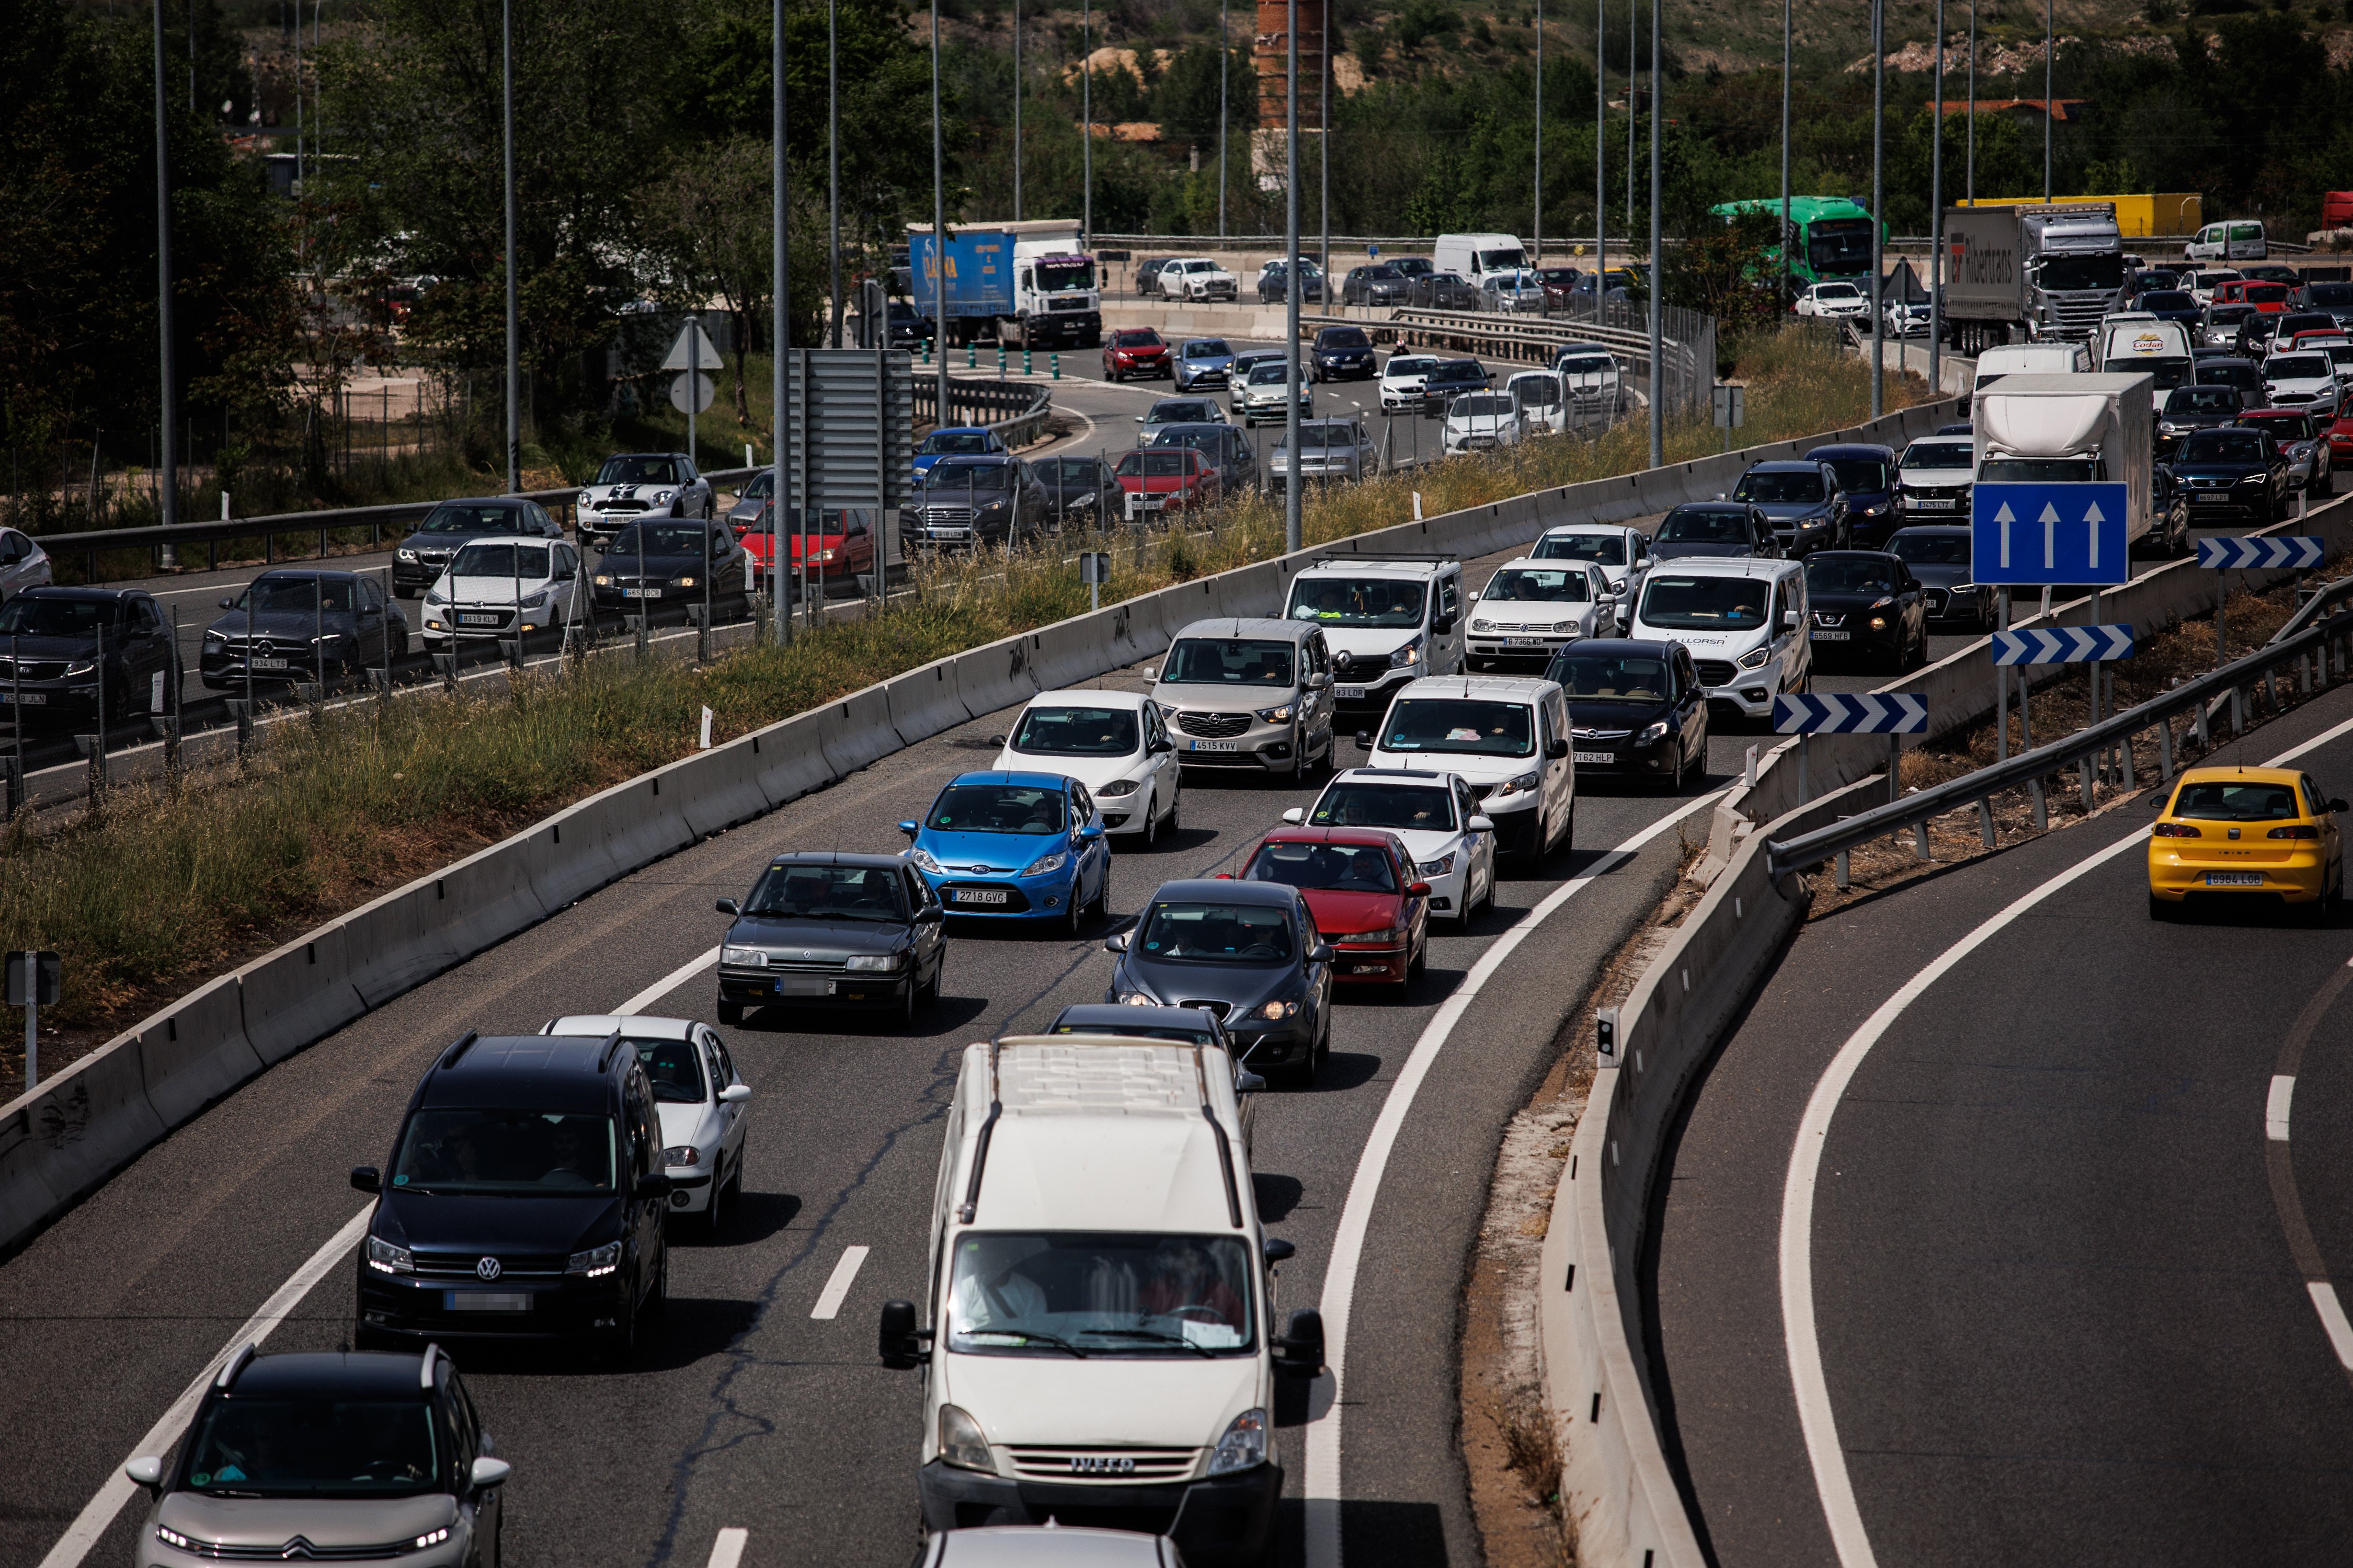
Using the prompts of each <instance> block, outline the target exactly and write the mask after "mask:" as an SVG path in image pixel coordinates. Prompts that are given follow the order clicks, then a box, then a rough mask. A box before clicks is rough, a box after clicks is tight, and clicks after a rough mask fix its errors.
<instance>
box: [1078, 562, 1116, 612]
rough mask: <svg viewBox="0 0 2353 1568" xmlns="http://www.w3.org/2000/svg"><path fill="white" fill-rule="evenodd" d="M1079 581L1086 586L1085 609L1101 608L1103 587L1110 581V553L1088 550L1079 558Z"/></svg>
mask: <svg viewBox="0 0 2353 1568" xmlns="http://www.w3.org/2000/svg"><path fill="white" fill-rule="evenodd" d="M1079 581H1080V582H1082V583H1084V584H1086V585H1087V608H1088V609H1090V610H1100V609H1102V608H1103V584H1105V583H1108V582H1110V581H1111V552H1109V551H1100V550H1090V551H1087V552H1084V553H1082V554H1081V555H1080V557H1079Z"/></svg>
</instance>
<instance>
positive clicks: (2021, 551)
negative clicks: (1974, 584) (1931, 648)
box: [1969, 481, 2132, 758]
mask: <svg viewBox="0 0 2353 1568" xmlns="http://www.w3.org/2000/svg"><path fill="white" fill-rule="evenodd" d="M2130 508H2131V489H2130V487H2129V486H2127V485H2126V484H2124V483H2122V482H2119V481H2104V482H2096V483H2089V484H2081V483H2049V484H2000V483H1990V484H1979V485H1978V486H1976V487H1975V488H1974V489H1971V490H1970V492H1969V574H1970V576H1972V577H1974V578H1975V579H1977V581H1978V582H1980V583H1985V584H1992V585H1994V586H1996V587H2000V588H2002V589H2005V590H2007V589H2009V588H2010V587H2014V586H2026V587H2039V588H2041V589H2042V591H2043V594H2042V599H2043V613H2044V614H2045V615H2048V614H2049V613H2050V605H2051V588H2052V585H2053V584H2063V583H2068V584H2084V585H2086V586H2089V587H2090V588H2091V589H2092V590H2093V613H2094V615H2097V614H2098V613H2099V590H2100V589H2101V588H2103V587H2114V586H2117V585H2120V584H2125V583H2127V582H2130V581H2131V580H2132V561H2131V540H2130V538H2129V535H2128V529H2129V525H2130V521H2131V510H2130ZM2001 619H2002V622H2003V625H2004V626H2008V624H2009V620H2010V616H2009V615H2008V613H2007V609H2005V612H2004V614H2003V616H2002V617H2001ZM2086 657H2088V658H2090V659H2091V660H2093V661H2094V662H2093V663H2092V668H2091V671H2090V674H2091V681H2092V694H2091V701H2090V704H2089V706H2088V708H2087V709H2086V711H2087V712H2088V713H2089V715H2090V717H2091V720H2092V721H2093V722H2094V723H2096V722H2098V721H2099V716H2100V684H2101V680H2102V678H2103V674H2104V672H2103V671H2102V670H2101V668H2099V664H2098V663H2097V659H2098V658H2099V656H2098V655H2090V656H2086ZM2013 662H2026V661H2022V660H2021V661H2013ZM2034 662H2042V661H2039V660H2038V661H2034ZM2070 662H2073V661H2070ZM1995 668H1997V670H1999V669H2000V668H2003V667H2002V666H2000V665H1997V666H1996V667H1995ZM2008 685H2009V683H2008V681H2007V680H2006V679H2000V678H1999V677H1998V678H1997V684H1996V688H1995V692H1994V699H1995V709H1994V727H1995V731H1996V733H1997V734H1998V735H1999V736H2000V739H1999V741H1998V742H1996V751H1997V754H1998V755H1999V756H2001V757H2005V758H2006V757H2007V756H2008V754H2009V741H2010V693H2009V690H2008ZM2033 689H2034V683H2033V682H2032V681H2031V680H2030V679H2025V678H2023V677H2021V679H2020V681H2019V688H2018V702H2019V708H2020V710H2021V712H2023V711H2024V710H2026V706H2027V701H2028V699H2029V697H2030V695H2031V693H2032V691H2033ZM2028 732H2029V735H2030V737H2031V729H2030V730H2029V731H2028ZM2033 743H2034V742H2033V741H2032V740H2031V738H2030V739H2029V740H2028V741H2027V742H2026V744H2027V745H2028V746H2030V747H2031V746H2032V745H2033Z"/></svg>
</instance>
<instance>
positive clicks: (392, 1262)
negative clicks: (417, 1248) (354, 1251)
mask: <svg viewBox="0 0 2353 1568" xmlns="http://www.w3.org/2000/svg"><path fill="white" fill-rule="evenodd" d="M367 1260H368V1267H369V1268H373V1269H375V1270H376V1271H377V1272H378V1273H382V1274H414V1273H415V1272H416V1271H417V1259H415V1258H412V1257H410V1256H409V1254H408V1248H406V1247H395V1246H393V1244H392V1243H390V1242H388V1241H386V1240H385V1239H384V1237H380V1236H371V1237H368V1238H367Z"/></svg>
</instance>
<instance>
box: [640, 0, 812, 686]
mask: <svg viewBox="0 0 2353 1568" xmlns="http://www.w3.org/2000/svg"><path fill="white" fill-rule="evenodd" d="M768 49H769V60H768V78H769V91H768V97H769V118H770V123H769V134H770V136H771V138H772V140H771V143H770V148H769V164H768V185H769V195H768V200H769V207H770V210H769V215H768V243H769V249H770V251H771V252H772V255H771V258H770V262H769V266H770V273H769V279H768V290H769V296H770V298H771V300H773V302H774V309H773V314H774V316H775V318H776V327H775V330H774V331H772V332H770V334H769V336H770V338H771V340H772V342H770V344H769V347H770V349H771V351H772V352H773V353H774V354H775V358H776V363H775V364H774V366H773V367H772V369H771V372H770V374H769V387H768V395H769V399H770V402H771V404H772V405H773V407H774V410H775V417H776V435H775V437H774V439H773V440H772V441H771V443H770V450H769V454H768V455H769V457H770V458H772V459H773V460H774V462H775V464H776V468H775V472H774V474H773V476H772V477H771V478H770V479H769V481H768V494H769V497H770V498H771V500H770V504H769V509H768V519H769V524H770V531H769V535H768V586H769V588H770V590H771V591H772V592H773V594H774V595H775V602H774V604H773V605H771V606H770V611H771V616H772V617H773V619H774V621H775V623H776V640H777V641H778V642H779V643H788V642H790V641H792V640H793V618H792V616H790V615H789V614H788V613H786V608H785V596H786V584H787V583H788V582H789V581H790V577H789V575H788V574H787V573H786V569H785V567H786V563H785V529H786V519H787V518H789V517H791V516H792V515H793V494H792V490H791V489H790V488H789V485H790V481H789V476H790V475H791V473H792V459H791V457H790V455H789V454H790V450H791V447H792V444H793V425H792V388H791V380H792V353H793V351H792V343H793V325H792V323H793V310H792V260H791V251H790V248H789V247H790V245H791V242H792V233H791V227H790V222H789V219H788V218H787V216H786V213H787V208H786V200H785V196H786V184H785V182H786V170H785V0H769V8H768ZM640 613H641V614H642V613H643V612H642V607H641V609H640ZM641 624H642V623H641Z"/></svg>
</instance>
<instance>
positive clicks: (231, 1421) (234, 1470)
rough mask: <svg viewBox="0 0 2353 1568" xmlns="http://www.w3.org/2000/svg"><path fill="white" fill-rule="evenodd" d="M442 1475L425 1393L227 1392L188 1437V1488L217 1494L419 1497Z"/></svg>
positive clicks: (439, 1482)
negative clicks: (274, 1395) (304, 1395)
mask: <svg viewBox="0 0 2353 1568" xmlns="http://www.w3.org/2000/svg"><path fill="white" fill-rule="evenodd" d="M440 1484H441V1459H440V1456H439V1454H438V1452H436V1450H435V1448H434V1445H433V1409H432V1406H430V1405H427V1404H426V1403H425V1399H424V1396H423V1394H421V1393H420V1394H411V1395H410V1396H409V1397H408V1398H406V1399H333V1398H319V1399H249V1398H242V1397H240V1398H232V1399H223V1400H219V1401H217V1402H216V1403H215V1404H214V1405H213V1406H212V1408H211V1410H210V1411H208V1412H207V1413H206V1415H205V1420H204V1425H203V1426H199V1427H197V1428H196V1433H195V1439H194V1440H193V1441H192V1442H191V1443H190V1445H189V1447H188V1486H189V1488H190V1489H191V1490H195V1491H199V1492H205V1493H208V1494H210V1495H211V1496H214V1497H264V1498H269V1497H276V1498H284V1497H314V1498H371V1497H414V1496H416V1495H417V1493H419V1492H425V1491H433V1490H438V1489H439V1487H440ZM269 1554H270V1555H271V1556H273V1557H275V1556H277V1555H278V1552H276V1550H275V1549H274V1548H273V1549H271V1551H270V1553H269Z"/></svg>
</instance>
